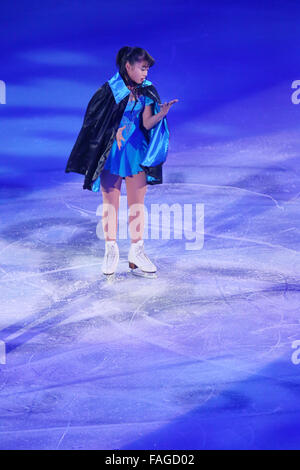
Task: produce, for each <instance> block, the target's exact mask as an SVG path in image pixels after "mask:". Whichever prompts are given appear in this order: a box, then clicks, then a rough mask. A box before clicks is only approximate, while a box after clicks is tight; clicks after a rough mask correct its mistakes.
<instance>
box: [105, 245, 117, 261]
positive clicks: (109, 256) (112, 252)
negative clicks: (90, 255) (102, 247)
mask: <svg viewBox="0 0 300 470" xmlns="http://www.w3.org/2000/svg"><path fill="white" fill-rule="evenodd" d="M116 256H117V253H116V251H115V246H114V245H109V246H108V247H107V250H106V258H107V259H114V258H115V257H116Z"/></svg>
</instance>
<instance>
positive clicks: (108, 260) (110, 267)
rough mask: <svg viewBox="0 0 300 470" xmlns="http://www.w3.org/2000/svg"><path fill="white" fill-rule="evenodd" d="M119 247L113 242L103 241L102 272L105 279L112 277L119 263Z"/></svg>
mask: <svg viewBox="0 0 300 470" xmlns="http://www.w3.org/2000/svg"><path fill="white" fill-rule="evenodd" d="M119 257H120V255H119V247H118V244H117V242H116V241H115V240H108V241H105V253H104V259H103V264H102V272H103V274H105V275H106V276H107V278H110V277H113V276H114V273H115V270H116V269H117V266H118V263H119Z"/></svg>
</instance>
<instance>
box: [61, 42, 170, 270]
mask: <svg viewBox="0 0 300 470" xmlns="http://www.w3.org/2000/svg"><path fill="white" fill-rule="evenodd" d="M154 63H155V61H154V59H153V57H151V56H150V54H149V53H148V52H147V51H146V50H145V49H142V48H140V47H128V46H125V47H122V48H121V49H120V50H119V51H118V53H117V57H116V64H117V67H118V69H119V71H118V72H117V73H116V74H115V75H114V76H113V77H112V78H111V79H110V80H108V81H107V82H106V83H105V85H104V86H102V87H101V88H100V89H99V90H98V91H97V92H96V93H95V94H94V96H93V97H92V99H91V100H90V102H89V105H88V108H87V111H86V114H85V119H84V124H83V126H82V129H81V132H80V134H79V136H78V138H77V142H76V144H75V145H74V148H73V150H72V153H71V156H70V158H69V161H68V164H67V167H66V172H68V171H76V172H79V173H83V172H84V173H85V182H84V186H83V188H84V189H90V190H92V191H99V190H100V188H101V192H102V196H103V212H102V226H103V232H104V236H105V254H104V259H103V264H102V272H103V274H105V275H106V276H107V277H109V276H113V275H114V273H115V271H116V269H117V266H118V262H119V248H118V244H117V226H118V210H119V201H120V190H121V183H122V180H123V179H125V183H126V192H127V202H128V206H129V221H128V222H129V233H130V238H131V246H130V250H129V253H128V262H129V267H130V268H131V272H132V273H133V274H136V275H142V276H145V277H156V271H157V268H156V266H155V265H154V264H153V262H151V261H150V259H149V257H148V256H147V255H146V253H145V252H144V240H143V232H144V198H145V194H146V189H147V184H161V183H162V164H163V163H164V161H165V160H166V155H167V150H168V142H169V131H168V125H167V120H166V115H167V113H168V111H169V109H170V107H171V106H172V105H173V104H174V103H175V102H177V101H178V99H174V100H172V101H170V102H165V103H161V102H160V101H161V100H160V97H159V95H158V92H157V90H156V88H155V87H154V85H153V84H152V82H150V81H149V80H147V79H146V77H147V74H148V70H149V68H150V67H152V66H153V65H154ZM128 95H129V96H128ZM105 138H106V139H105ZM104 144H105V145H104Z"/></svg>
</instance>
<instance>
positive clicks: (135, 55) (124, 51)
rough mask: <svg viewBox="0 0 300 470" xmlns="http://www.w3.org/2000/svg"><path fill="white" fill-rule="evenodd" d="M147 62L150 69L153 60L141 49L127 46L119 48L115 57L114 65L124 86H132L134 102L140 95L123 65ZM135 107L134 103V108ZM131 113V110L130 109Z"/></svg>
mask: <svg viewBox="0 0 300 470" xmlns="http://www.w3.org/2000/svg"><path fill="white" fill-rule="evenodd" d="M143 60H144V61H146V62H148V65H149V67H152V66H153V65H154V64H155V60H154V59H153V57H152V56H151V55H150V54H149V53H148V52H147V51H146V50H145V49H142V48H141V47H129V46H124V47H121V49H120V50H119V51H118V53H117V57H116V64H117V66H118V67H119V74H120V75H121V77H122V78H123V80H124V82H125V84H126V86H127V85H129V86H132V87H134V89H133V90H132V93H133V95H134V97H135V101H137V98H138V96H139V94H140V91H139V86H140V85H139V84H137V83H135V82H134V81H133V80H131V78H130V77H129V75H128V73H127V70H126V67H125V64H126V62H127V61H128V62H129V63H130V65H134V63H135V62H142V61H143ZM135 105H136V102H135V104H134V106H135ZM132 111H133V109H132Z"/></svg>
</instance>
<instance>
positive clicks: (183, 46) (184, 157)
mask: <svg viewBox="0 0 300 470" xmlns="http://www.w3.org/2000/svg"><path fill="white" fill-rule="evenodd" d="M20 3H21V2H20ZM46 3H47V2H46ZM266 3H267V2H266ZM113 4H116V2H113ZM173 4H174V5H175V7H174V8H173V9H172V12H173V13H172V15H174V16H173V17H172V18H171V19H173V21H170V22H169V23H166V22H164V19H167V18H168V15H169V12H170V11H171V10H170V9H171V3H170V4H169V2H166V5H167V6H166V7H165V8H162V10H161V13H160V14H161V21H157V18H156V17H155V11H153V8H152V10H151V9H150V7H149V8H148V6H147V5H146V4H143V5H140V4H139V5H140V8H141V9H142V10H141V12H144V13H145V18H146V22H148V23H149V25H150V24H151V21H152V24H153V19H154V18H156V22H155V24H156V26H157V28H158V30H157V35H154V40H153V43H151V44H150V42H148V43H147V41H146V36H147V35H146V33H142V30H141V27H140V26H139V25H136V28H137V29H135V30H133V31H131V32H130V36H128V41H127V40H125V43H124V40H123V33H124V31H125V30H123V29H122V28H123V27H124V28H125V26H124V25H125V24H128V23H127V22H126V21H124V18H125V19H126V18H131V16H130V13H131V12H132V10H131V6H130V5H131V3H130V2H129V3H127V7H128V8H127V9H126V11H124V10H123V7H122V6H120V10H118V15H120V18H121V16H122V21H121V19H120V28H121V29H118V28H117V26H118V25H119V23H117V25H116V24H115V23H114V22H115V21H116V14H115V12H116V10H115V11H113V6H114V5H112V6H110V7H106V8H107V9H106V10H105V12H106V14H107V15H108V16H107V18H108V19H107V24H106V25H105V28H106V29H104V30H102V34H103V35H104V36H105V38H106V40H107V38H111V42H110V43H109V42H107V41H106V44H109V45H108V46H104V45H103V44H102V43H101V42H100V44H98V49H97V47H96V46H95V44H96V43H95V38H97V37H98V35H99V27H98V26H97V21H98V23H99V16H97V14H95V12H94V11H93V8H92V6H94V7H95V5H96V4H95V2H90V3H89V4H88V6H87V7H86V10H84V11H85V15H86V16H84V20H85V21H84V22H83V21H82V17H81V15H80V11H78V8H79V7H78V5H77V4H76V5H77V6H76V7H75V13H74V12H73V16H70V21H71V23H70V27H69V28H70V29H68V28H67V26H66V24H65V22H63V20H62V18H63V16H59V18H61V20H60V21H58V24H57V36H56V38H57V41H58V42H57V43H55V41H54V39H53V37H52V36H51V39H49V38H50V32H51V30H50V27H49V26H47V25H51V24H52V22H54V19H55V15H54V13H53V12H52V13H49V15H45V12H44V11H40V10H39V9H38V8H37V9H35V10H34V11H33V12H32V24H31V29H30V28H29V30H28V26H26V34H27V32H28V31H31V36H29V39H28V42H27V43H26V42H25V43H24V42H22V40H23V38H24V34H25V30H24V31H23V29H22V28H23V27H24V28H25V26H22V25H23V22H22V21H21V17H20V20H19V23H18V25H19V28H17V29H16V32H15V36H14V41H13V42H9V41H7V46H6V49H5V53H6V56H5V57H6V58H7V61H6V72H5V73H6V76H3V79H4V80H5V81H6V82H7V103H6V104H5V105H1V106H0V112H1V128H0V137H1V155H0V156H1V165H0V183H1V185H0V196H1V200H0V203H1V227H0V298H1V309H0V362H1V364H0V448H1V449H45V450H46V449H151V450H161V449H168V450H171V449H299V448H300V424H299V423H300V405H299V390H300V320H299V312H300V301H299V290H300V283H299V272H300V255H299V250H300V239H299V232H300V229H299V228H300V187H299V178H300V161H299V159H300V157H299V155H300V144H299V118H300V106H297V105H296V104H294V103H293V102H292V100H291V95H292V92H293V90H292V88H291V84H292V82H293V80H296V79H300V77H299V76H297V73H296V72H295V70H296V68H295V63H296V62H295V61H298V56H297V54H295V53H294V52H295V50H294V49H293V47H296V43H295V42H294V34H295V31H296V30H297V31H298V29H297V28H296V24H297V15H296V16H295V11H294V10H293V8H292V2H290V3H289V2H286V3H285V4H284V5H283V4H282V6H281V7H280V6H279V2H274V3H273V7H272V8H271V11H270V10H268V8H270V7H268V6H266V7H261V8H262V10H257V8H258V6H257V5H256V2H254V3H253V2H251V3H250V2H245V5H246V6H244V7H243V8H242V7H239V6H238V4H236V6H234V2H233V3H232V4H231V6H230V7H228V9H227V10H223V9H222V6H221V2H217V3H216V5H214V6H208V3H207V2H203V5H202V7H201V8H202V10H201V8H200V7H199V11H198V14H199V15H200V14H201V18H202V19H201V22H200V23H199V17H197V16H195V15H193V14H192V13H191V12H192V9H191V8H192V6H193V2H184V3H183V2H176V1H175V2H173ZM275 4H276V6H274V5H275ZM62 5H63V6H61V7H59V8H60V9H59V13H60V15H64V14H67V13H68V12H69V10H68V7H67V5H69V2H62ZM119 5H123V4H121V3H119ZM128 5H129V6H128ZM289 5H290V6H291V8H288V6H289ZM69 6H70V5H69ZM3 8H4V7H3ZM5 8H6V9H9V6H6V7H5ZM41 8H44V7H41ZM64 8H66V11H65V12H64ZM186 8H189V10H188V11H189V12H190V15H186V16H185V24H184V25H183V24H182V14H183V12H184V11H186ZM195 8H196V7H195ZM259 8H260V7H259ZM143 9H144V10H143ZM214 9H215V10H214ZM97 11H98V10H97ZM97 11H96V13H97ZM216 12H217V13H216ZM258 12H260V13H261V15H259V14H258ZM266 12H267V13H270V14H269V15H267V16H266ZM8 13H10V14H11V18H14V17H13V12H12V11H11V12H9V11H8ZM42 13H43V14H42ZM271 13H272V14H271ZM98 14H100V13H99V12H98ZM222 14H223V16H222ZM224 14H225V19H227V22H226V21H223V20H222V18H224ZM76 15H77V16H76ZM124 15H125V16H124ZM126 15H128V16H126ZM151 15H152V16H151ZM65 17H66V16H65ZM65 17H64V18H65ZM117 17H118V18H119V16H117ZM197 18H198V21H196V20H197ZM266 18H268V19H267V20H266ZM96 20H97V21H96ZM14 21H16V20H15V19H14ZM148 23H147V24H148ZM8 24H11V23H8ZM68 24H69V23H68ZM166 24H167V25H168V26H167V30H168V34H167V35H166V34H165V35H164V37H165V38H166V39H164V41H162V40H161V34H163V33H165V32H166V30H165V28H166V26H165V25H166ZM37 25H39V27H38V26H37ZM72 25H73V26H74V29H72V28H71V26H72ZM75 26H76V28H75ZM196 26H197V28H196ZM7 27H8V26H7ZM111 27H114V28H115V29H113V30H112V31H113V32H116V31H117V30H118V32H119V33H118V34H120V36H119V37H117V36H114V34H111V35H109V28H111ZM39 28H41V31H42V33H43V35H42V36H41V37H39V41H40V42H39V44H38V43H37V41H38V40H37V37H38V35H37V33H41V31H39V30H38V29H39ZM43 28H44V29H43ZM47 28H48V29H47ZM129 29H130V28H129ZM75 31H76V34H75ZM255 31H256V35H254V32H255ZM87 32H88V33H87ZM159 33H160V34H159ZM143 34H145V36H143ZM107 35H108V36H107ZM83 37H84V38H85V39H84V41H83V42H82V38H83ZM147 37H148V36H147ZM72 38H73V42H72V41H71V39H72ZM136 38H138V40H137V39H136ZM121 39H122V40H121ZM144 39H145V41H144ZM49 41H50V42H49ZM59 41H60V42H59ZM195 41H196V42H197V41H199V44H200V46H199V47H200V49H199V50H198V49H197V51H198V52H197V53H199V56H197V60H198V62H197V65H195V68H194V69H190V68H189V67H190V65H191V62H190V60H191V58H194V56H193V55H192V53H191V50H192V48H191V47H190V46H191V45H193V44H194V43H195ZM253 41H254V42H253ZM127 42H128V43H129V44H131V43H135V42H138V43H142V44H145V47H146V48H148V49H149V50H150V51H151V50H153V49H154V51H153V55H154V56H155V57H158V59H159V60H158V64H157V66H155V67H157V68H156V70H154V68H153V73H152V72H151V75H150V73H149V79H150V80H151V81H153V83H155V84H157V88H158V91H159V92H160V94H161V96H162V100H169V99H174V98H178V99H179V100H180V101H179V102H178V103H177V104H178V106H177V104H176V105H174V108H172V109H171V110H170V112H169V115H168V116H169V118H168V119H169V126H170V131H171V140H170V148H169V154H168V158H167V161H166V163H165V164H164V167H163V171H164V181H163V184H161V185H156V186H150V185H149V186H148V188H147V194H146V199H145V206H146V209H147V213H148V217H147V223H146V227H145V234H144V240H145V251H146V253H147V255H148V256H149V258H150V259H151V260H152V261H153V262H154V263H155V265H156V266H157V268H158V277H157V278H156V279H144V278H138V277H135V276H133V275H132V274H131V273H130V272H129V267H128V262H127V255H128V250H129V246H130V238H129V235H128V233H127V232H126V227H127V223H126V216H127V214H126V208H127V199H126V186H125V182H123V183H122V189H121V204H120V213H119V228H120V231H119V232H118V244H119V249H120V263H119V266H118V270H117V273H116V278H115V280H114V281H113V282H107V281H106V280H105V279H104V278H103V275H102V272H101V265H102V261H103V256H104V249H105V246H104V240H103V237H102V236H103V231H102V226H101V216H100V212H99V207H101V202H102V197H101V194H99V193H97V194H95V193H92V192H90V191H87V190H83V189H82V184H83V176H81V175H77V174H74V173H73V174H65V173H64V167H65V164H66V160H67V157H68V155H69V153H70V150H71V148H72V145H73V143H74V140H75V138H76V136H77V133H78V131H79V128H80V125H81V122H82V118H83V111H84V107H85V105H86V104H87V100H88V99H89V98H90V97H91V95H92V94H93V92H94V91H95V90H96V89H97V87H98V86H100V84H101V83H102V82H104V81H105V80H106V79H108V78H110V77H111V76H112V74H113V72H114V68H113V67H114V55H115V52H116V51H117V50H118V48H119V47H121V46H122V45H126V43H127ZM123 43H124V44H123ZM152 44H153V49H151V45H152ZM205 45H206V46H205ZM275 46H276V47H275ZM81 47H82V49H81ZM101 47H102V49H101ZM9 48H11V49H9ZM275 49H276V51H275ZM99 51H102V55H100V52H99ZM188 51H189V52H188ZM287 51H288V52H287ZM96 52H97V53H98V54H99V57H101V60H100V59H99V62H95V57H96ZM11 54H13V55H11ZM222 57H223V59H222ZM200 59H201V60H202V61H200ZM222 60H223V62H222ZM183 65H185V66H186V67H187V69H186V70H187V71H188V72H184V74H183V71H182V67H183ZM16 70H19V73H17V74H16V73H15V72H16ZM21 70H22V73H21V72H20V71H21ZM275 71H276V73H275ZM0 79H1V77H0ZM159 84H161V86H159ZM175 106H177V108H175ZM156 204H158V205H159V204H165V205H166V206H165V207H169V208H171V207H173V208H174V211H175V212H176V211H177V216H178V218H177V219H176V221H175V218H174V217H173V215H172V214H171V216H170V223H169V219H168V217H165V218H163V217H161V218H159V219H158V220H156V219H155V218H152V219H151V217H150V215H151V214H152V211H154V210H155V207H157V206H155V205H156ZM185 205H186V206H185ZM184 207H189V208H190V210H191V212H190V213H191V217H192V219H191V220H189V222H191V223H188V224H186V225H185V226H184V229H183V228H182V227H181V225H180V221H184V219H183V215H182V214H183V209H184ZM196 207H198V208H200V209H199V212H198V214H201V215H202V216H203V217H202V219H201V217H200V218H199V217H198V216H197V211H196ZM197 224H198V225H197ZM197 227H198V229H199V231H198V241H197V243H195V240H196V233H195V232H196V228H197ZM168 229H170V234H168ZM175 229H176V230H175ZM157 233H158V234H159V235H158V236H157Z"/></svg>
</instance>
